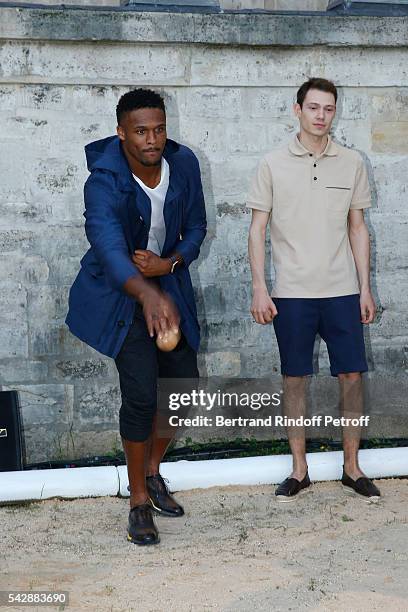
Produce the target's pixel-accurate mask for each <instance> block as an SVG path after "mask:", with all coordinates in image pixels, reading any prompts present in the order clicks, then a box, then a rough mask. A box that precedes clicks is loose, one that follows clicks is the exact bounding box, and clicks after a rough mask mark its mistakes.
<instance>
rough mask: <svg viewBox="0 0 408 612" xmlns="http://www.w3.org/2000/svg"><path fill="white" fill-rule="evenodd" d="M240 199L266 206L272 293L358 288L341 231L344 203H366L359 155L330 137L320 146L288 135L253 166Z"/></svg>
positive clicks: (335, 292) (319, 293)
mask: <svg viewBox="0 0 408 612" xmlns="http://www.w3.org/2000/svg"><path fill="white" fill-rule="evenodd" d="M247 206H248V207H249V208H252V209H255V210H262V211H265V212H268V213H270V227H271V245H272V257H273V264H274V267H275V275H276V280H275V284H274V288H273V291H272V297H299V298H301V297H303V298H321V297H335V296H340V295H350V294H353V293H359V291H360V289H359V283H358V279H357V272H356V266H355V263H354V258H353V254H352V251H351V246H350V241H349V237H348V231H347V216H348V212H349V210H350V208H352V209H361V208H368V207H369V206H371V196H370V187H369V184H368V178H367V171H366V168H365V165H364V162H363V160H362V158H361V156H360V154H359V153H357V151H353V150H352V149H347V148H346V147H343V146H341V145H339V144H337V143H335V142H333V140H332V139H331V138H330V136H329V139H328V142H327V146H326V148H325V150H324V151H323V153H321V154H320V155H316V154H314V153H310V152H309V151H307V150H306V149H305V148H304V147H303V145H302V144H301V143H300V141H299V139H298V137H297V136H296V137H295V138H294V139H293V140H292V142H290V144H289V146H288V145H286V146H285V147H284V148H281V149H278V150H276V151H273V152H272V153H268V154H267V155H266V156H265V157H263V158H262V159H261V161H260V163H259V165H258V169H257V172H256V175H255V176H254V178H253V180H252V184H251V188H250V192H249V195H248V199H247Z"/></svg>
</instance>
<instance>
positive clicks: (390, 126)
mask: <svg viewBox="0 0 408 612" xmlns="http://www.w3.org/2000/svg"><path fill="white" fill-rule="evenodd" d="M371 137H372V149H373V151H377V152H380V153H408V121H384V122H382V123H375V124H374V125H373V127H372V134H371Z"/></svg>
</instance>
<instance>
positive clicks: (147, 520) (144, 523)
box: [127, 502, 160, 546]
mask: <svg viewBox="0 0 408 612" xmlns="http://www.w3.org/2000/svg"><path fill="white" fill-rule="evenodd" d="M127 539H128V540H129V542H133V544H139V545H140V546H148V545H149V544H158V543H159V542H160V538H159V533H158V531H157V527H156V525H155V524H154V521H153V510H152V507H151V505H150V504H149V503H147V502H146V503H145V504H141V505H140V506H134V508H132V509H131V511H130V512H129V525H128V535H127Z"/></svg>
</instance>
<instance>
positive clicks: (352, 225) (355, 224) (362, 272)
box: [348, 209, 375, 323]
mask: <svg viewBox="0 0 408 612" xmlns="http://www.w3.org/2000/svg"><path fill="white" fill-rule="evenodd" d="M348 221H349V226H348V233H349V239H350V245H351V250H352V252H353V256H354V261H355V264H356V268H357V274H358V279H359V282H360V308H361V321H362V323H372V322H373V320H374V317H375V303H374V299H373V296H372V294H371V288H370V236H369V233H368V229H367V226H366V224H365V223H364V212H363V210H361V209H358V210H350V211H349V216H348Z"/></svg>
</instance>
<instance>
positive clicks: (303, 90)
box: [296, 78, 337, 107]
mask: <svg viewBox="0 0 408 612" xmlns="http://www.w3.org/2000/svg"><path fill="white" fill-rule="evenodd" d="M310 89H317V90H318V91H326V92H327V93H331V94H333V96H334V101H335V102H337V89H336V86H335V85H334V83H332V82H331V81H328V80H327V79H316V78H311V79H309V80H308V81H306V82H305V83H303V85H301V86H300V87H299V89H298V92H297V94H296V102H297V103H298V104H299V106H300V107H302V106H303V102H304V101H305V98H306V94H307V92H308V91H309V90H310Z"/></svg>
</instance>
